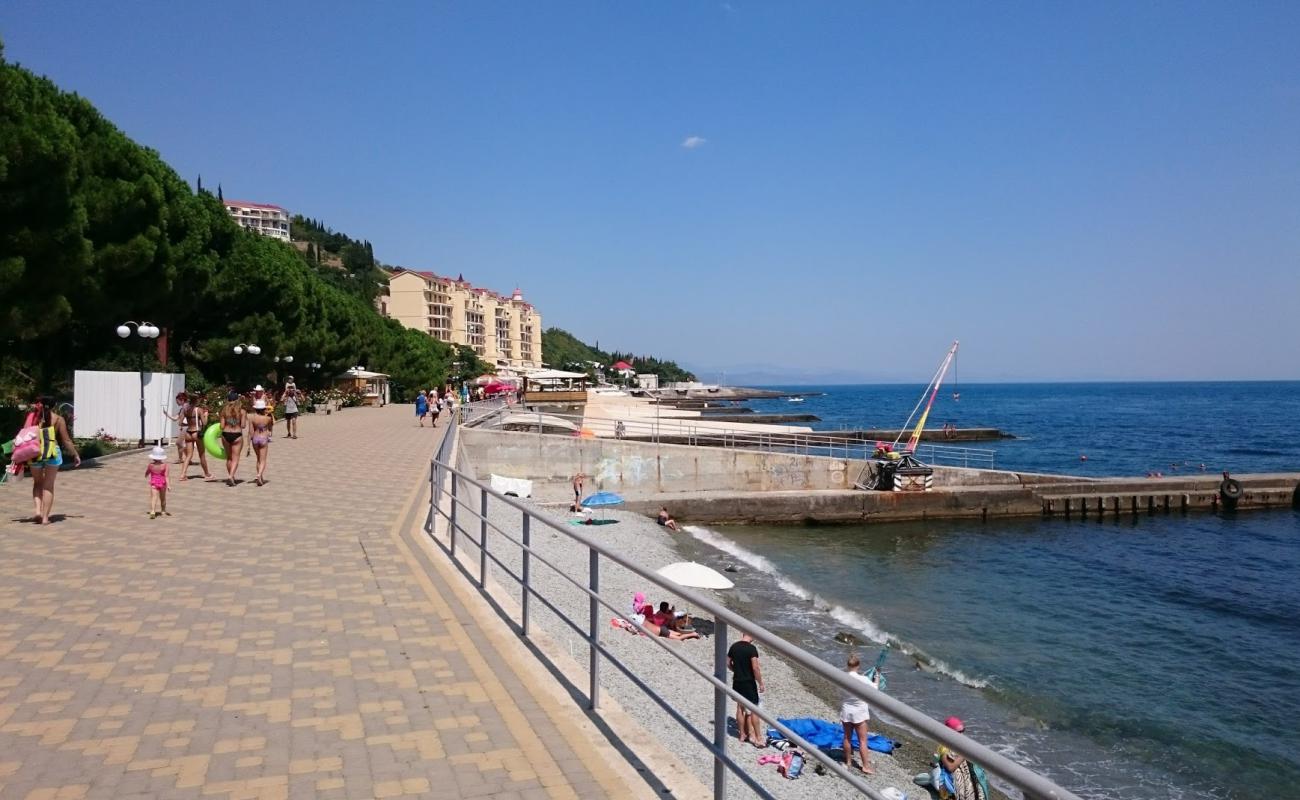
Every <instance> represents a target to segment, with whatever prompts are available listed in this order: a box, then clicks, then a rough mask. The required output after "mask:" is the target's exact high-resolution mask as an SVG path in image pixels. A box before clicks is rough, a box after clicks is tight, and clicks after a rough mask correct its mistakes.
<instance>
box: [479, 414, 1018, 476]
mask: <svg viewBox="0 0 1300 800" xmlns="http://www.w3.org/2000/svg"><path fill="white" fill-rule="evenodd" d="M503 416H509V417H511V419H512V420H517V421H512V423H511V424H513V425H516V426H520V427H527V429H528V430H533V429H534V428H536V430H537V431H538V432H539V433H540V432H542V431H543V430H544V429H545V428H548V427H549V428H552V429H554V428H556V427H563V426H556V425H554V424H548V423H547V420H548V419H550V420H559V421H561V422H564V423H567V424H568V425H572V426H573V428H574V429H575V430H578V431H581V430H582V429H583V428H584V427H585V428H587V429H588V430H593V431H596V430H599V432H600V434H601V435H602V436H606V437H607V436H616V438H617V434H618V426H619V425H620V424H621V425H622V426H623V429H622V434H623V437H625V438H628V439H636V440H644V441H648V442H652V443H662V444H686V445H695V446H707V447H722V448H735V449H746V450H761V451H765V452H770V453H789V454H794V455H809V456H829V457H831V458H845V459H853V460H859V461H865V460H867V459H870V458H871V457H872V453H873V452H874V451H875V449H876V443H875V441H870V442H867V441H859V440H853V439H848V438H846V437H843V436H833V435H831V434H828V433H825V432H818V431H811V432H808V431H795V430H792V431H789V432H788V433H787V432H785V431H755V430H743V429H733V428H719V427H714V426H711V425H710V426H701V425H699V424H693V423H699V422H701V421H707V418H706V419H704V420H701V419H700V418H696V417H665V418H662V419H653V420H652V419H618V418H615V417H591V416H584V415H581V414H562V413H560V414H553V413H550V412H546V411H529V410H526V409H524V408H514V409H510V410H507V411H505V412H503ZM530 417H531V418H532V420H533V421H528V422H525V420H526V419H527V418H530ZM914 455H915V456H916V457H917V458H919V459H920V460H922V461H925V462H927V463H929V464H935V465H938V466H945V467H967V468H974V469H994V468H995V463H996V457H997V451H996V450H992V449H989V448H980V447H959V446H955V445H943V444H926V443H922V444H918V445H917V447H916V452H915V453H914Z"/></svg>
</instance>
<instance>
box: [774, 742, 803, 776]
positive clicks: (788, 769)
mask: <svg viewBox="0 0 1300 800" xmlns="http://www.w3.org/2000/svg"><path fill="white" fill-rule="evenodd" d="M803 762H804V758H803V751H802V750H800V749H799V748H797V747H792V748H790V749H789V750H786V751H785V752H784V753H782V754H781V762H780V763H779V764H777V765H776V771H777V772H779V773H781V774H782V775H784V776H785V777H786V778H789V779H790V780H792V781H793V780H796V779H798V777H799V776H800V775H802V774H803Z"/></svg>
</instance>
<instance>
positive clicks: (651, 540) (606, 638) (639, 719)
mask: <svg viewBox="0 0 1300 800" xmlns="http://www.w3.org/2000/svg"><path fill="white" fill-rule="evenodd" d="M523 502H526V503H529V504H530V505H532V506H534V507H535V508H536V509H537V510H538V511H539V512H541V513H543V514H545V515H546V516H548V517H550V518H551V519H552V520H554V521H555V522H557V523H558V524H561V525H567V524H568V522H569V520H570V515H569V513H568V512H567V511H557V510H556V509H554V508H550V507H546V505H547V504H539V503H536V502H533V501H523ZM488 516H489V520H490V522H491V524H492V525H493V526H496V527H499V528H500V529H501V530H505V531H513V530H515V528H516V526H517V522H518V518H517V516H516V515H515V514H514V513H513V512H511V513H505V512H504V511H502V510H500V509H495V508H493V509H490V510H489V515H488ZM602 516H603V517H604V518H605V519H611V520H616V521H617V524H607V525H601V526H595V527H590V528H588V527H584V528H583V529H582V530H583V532H584V533H587V534H589V535H591V536H593V537H594V538H597V539H599V540H600V541H601V542H602V543H603V544H605V545H606V546H607V547H610V548H611V549H614V550H616V551H617V552H619V553H620V554H621V555H623V556H625V557H628V558H630V559H635V560H637V561H639V562H640V563H642V564H643V565H644V566H646V567H647V568H651V569H657V568H658V567H659V566H662V565H664V564H668V563H672V562H674V561H680V560H682V558H681V554H680V551H679V549H678V547H677V544H676V541H675V536H676V535H674V534H672V533H671V532H670V531H668V530H667V529H666V528H662V527H660V526H659V525H657V524H656V523H655V522H654V520H653V519H650V518H647V517H644V516H641V515H640V514H636V513H632V512H625V511H606V512H604V513H603V515H602ZM677 535H689V534H677ZM469 539H470V537H464V538H463V539H462V540H461V541H462V542H463V545H462V546H463V548H464V552H466V553H467V554H468V552H469V551H471V550H474V551H476V543H475V542H474V541H467V540H469ZM532 546H533V548H534V550H535V552H537V553H538V555H540V556H541V557H542V558H545V559H546V560H548V561H550V562H551V563H552V564H554V565H555V566H556V567H557V568H559V569H561V570H563V571H564V573H565V575H566V576H585V575H586V574H587V567H588V553H587V550H586V548H585V547H583V546H582V545H581V544H579V543H577V542H575V541H573V540H570V539H567V538H565V537H561V536H560V535H559V534H558V533H555V532H552V531H548V530H546V529H545V528H544V527H543V528H535V529H534V534H533V537H532ZM488 549H489V552H491V553H492V555H493V556H494V557H496V558H499V559H500V560H501V562H502V563H503V564H504V565H505V566H506V568H508V569H510V570H511V571H512V572H515V573H516V574H518V572H519V570H520V568H521V566H522V562H521V559H520V557H519V553H518V549H517V548H516V547H514V546H509V545H505V544H498V545H497V546H495V547H494V546H493V543H492V541H491V539H489V544H488ZM475 557H477V552H475ZM489 572H490V580H493V581H495V582H496V583H497V584H499V585H500V586H501V587H505V588H506V590H507V591H517V589H518V586H517V584H515V582H514V580H513V578H511V577H510V576H509V575H506V574H505V573H504V571H503V570H502V568H501V567H500V566H498V565H496V564H494V563H492V562H491V561H489ZM531 583H532V585H533V586H534V588H535V589H536V590H537V591H538V592H539V593H540V594H542V595H543V596H545V597H547V598H548V599H549V600H550V602H552V603H554V605H555V606H556V607H557V608H560V609H562V610H563V611H564V613H565V614H566V615H567V616H568V617H569V618H570V619H572V620H575V621H576V622H578V624H579V625H580V627H581V626H582V622H583V621H585V619H586V615H587V612H588V601H587V597H586V595H585V594H583V593H582V592H580V591H579V590H578V589H577V588H576V587H575V586H573V584H572V583H570V582H569V581H568V580H567V579H566V578H565V577H561V576H559V575H557V574H556V573H555V571H554V570H553V569H550V568H548V567H546V566H544V565H542V564H540V563H538V559H534V560H533V567H532V570H531ZM643 583H644V582H643V581H642V580H641V579H640V578H639V577H638V576H636V575H635V574H633V573H631V572H629V571H627V570H626V569H623V568H621V567H618V566H617V565H615V564H612V563H609V562H605V563H603V564H602V566H601V571H600V584H601V594H602V595H604V596H605V597H606V598H611V597H612V598H619V597H621V596H624V595H625V596H626V597H627V600H628V603H629V604H630V602H631V598H632V595H633V594H634V593H635V592H637V591H644V590H646V589H653V587H646V586H644V585H643ZM647 599H648V600H649V601H651V602H654V603H658V601H660V600H664V599H667V600H669V602H670V603H674V604H678V605H680V601H678V600H677V598H674V597H661V596H658V595H657V594H656V593H655V592H653V591H647ZM715 599H717V600H718V601H719V602H721V603H723V604H724V605H731V604H729V603H727V602H726V600H727V598H726V597H725V593H721V594H719V593H715ZM615 603H617V600H615ZM533 609H534V610H533V611H532V612H531V613H530V620H531V622H532V624H533V625H537V626H540V627H541V629H542V630H544V631H545V633H546V634H547V635H548V636H549V637H550V638H551V639H552V640H553V641H554V642H555V643H556V645H557V646H558V647H559V648H560V649H561V651H567V652H568V654H569V655H570V656H571V657H572V658H573V660H574V661H575V662H577V663H581V664H584V670H583V671H584V673H585V662H586V658H585V655H586V651H587V643H586V639H585V637H584V636H582V635H580V634H578V633H577V632H576V631H574V630H573V629H572V628H571V627H569V625H568V624H566V623H565V622H564V621H562V620H560V619H559V618H558V617H557V616H556V615H555V614H554V613H553V612H551V611H550V610H549V609H547V608H545V607H544V606H543V605H542V604H540V603H538V604H535V605H534V606H533ZM629 611H630V610H629ZM609 616H611V615H610V614H609V613H608V609H604V608H602V609H600V611H599V618H600V620H601V634H600V636H601V642H602V644H603V645H604V646H605V647H607V648H608V649H609V650H610V651H611V652H612V653H613V654H614V655H615V656H617V657H618V659H619V660H620V661H622V662H623V663H624V664H625V665H626V666H627V667H628V668H629V669H630V670H631V671H632V672H633V673H634V674H636V675H637V677H638V678H639V679H640V680H642V681H644V682H645V683H646V684H647V685H649V686H650V687H651V688H652V689H653V690H654V691H655V692H656V693H658V694H659V696H660V697H662V698H663V699H664V700H665V701H666V702H667V703H668V704H669V705H670V706H671V707H672V708H674V709H675V710H676V711H677V712H678V713H680V714H681V715H682V716H683V717H685V718H686V719H688V720H689V721H690V722H691V724H692V725H693V726H694V727H695V728H696V729H697V730H699V731H701V732H702V733H703V734H704V735H706V736H710V735H711V731H712V719H713V692H712V691H711V690H709V689H708V688H707V687H706V685H705V684H704V683H703V681H702V680H701V679H699V678H697V677H696V676H694V675H693V674H691V673H690V672H689V671H687V670H685V669H683V668H682V665H681V663H680V662H678V661H677V659H675V658H674V657H673V655H672V654H670V653H667V652H664V651H663V650H662V649H661V648H660V647H658V646H656V645H655V644H654V643H652V642H650V641H647V640H646V639H645V638H644V637H642V636H634V635H630V634H627V633H624V632H622V631H620V630H617V629H615V628H612V627H607V625H608V622H609V620H608V619H607V618H608V617H609ZM732 638H733V639H734V638H735V637H734V632H733V637H732ZM669 644H670V646H671V647H672V648H673V650H674V652H675V653H676V654H678V655H680V656H682V657H683V658H685V659H686V660H688V661H689V662H690V663H692V664H694V665H695V666H697V667H699V668H702V669H705V670H711V669H712V657H713V641H712V638H711V637H705V638H702V639H697V640H691V641H682V642H671V643H669ZM756 644H757V645H758V647H759V651H760V654H761V655H760V658H761V659H762V662H761V663H762V665H763V670H764V679H765V683H766V685H767V689H768V691H767V692H766V693H765V694H764V696H763V704H764V706H765V708H769V709H771V711H770V713H772V715H773V716H779V717H814V718H818V719H824V720H828V721H832V722H838V719H839V704H838V702H837V701H836V700H834V699H832V698H833V697H834V696H835V693H834V692H830V697H828V696H827V689H826V687H822V689H821V690H820V691H819V690H818V688H817V687H816V685H815V682H814V681H812V680H810V676H809V675H806V674H803V671H801V670H799V669H797V668H795V667H793V666H792V665H790V664H788V663H786V662H785V661H783V660H782V659H780V658H778V657H776V656H774V655H772V654H770V653H768V652H767V651H766V650H765V649H764V648H763V643H762V642H761V641H758V642H756ZM863 655H864V657H865V656H866V655H867V653H866V651H865V650H864V652H863ZM601 667H602V668H601V671H600V674H599V683H600V685H601V688H602V691H604V692H607V693H609V694H610V695H611V696H613V698H614V699H615V700H616V701H617V703H618V704H619V706H620V707H621V708H622V710H623V711H624V712H625V713H626V714H627V715H628V716H629V717H631V718H632V719H633V720H634V721H635V722H636V723H637V724H638V725H639V726H640V727H641V728H642V729H644V730H645V731H646V732H647V733H649V734H650V735H651V736H652V737H654V738H655V739H656V740H657V741H658V742H659V743H660V744H661V745H662V746H663V747H664V748H666V749H667V750H668V751H669V752H671V753H673V754H675V755H676V756H677V758H679V759H680V761H681V762H682V764H683V766H684V767H686V769H688V770H689V771H690V772H691V773H692V774H693V776H694V777H695V778H696V779H698V780H699V781H700V782H701V783H702V784H704V785H710V784H711V782H712V774H713V760H712V757H711V756H710V755H709V754H708V752H707V751H706V750H704V749H703V748H702V747H700V745H699V742H698V740H696V739H695V738H694V737H693V736H692V735H691V734H690V733H688V732H687V731H686V730H685V729H684V728H683V727H682V726H681V725H680V723H678V722H677V721H676V720H674V719H673V718H672V717H671V716H669V715H668V714H667V713H666V712H664V711H663V710H662V709H661V708H659V707H658V706H656V705H655V704H654V703H653V701H651V700H649V699H648V698H647V697H646V695H645V694H644V693H643V692H642V691H641V690H640V689H639V688H637V687H636V686H635V685H634V684H633V683H632V682H631V681H630V680H628V679H627V677H626V676H624V675H623V674H622V673H621V672H619V671H618V670H617V668H615V667H613V666H612V665H610V664H607V663H604V660H603V659H602V665H601ZM728 706H729V708H728V718H731V717H732V716H733V715H734V713H735V707H734V704H731V703H729V704H728ZM872 722H873V724H871V725H870V727H869V729H870V730H871V731H872V732H878V733H883V734H885V735H886V736H888V737H890V738H892V739H895V740H897V741H898V742H899V743H900V747H899V748H898V749H896V750H895V752H894V753H893V754H889V755H886V754H883V753H876V752H873V753H872V757H871V766H872V768H873V769H874V770H875V775H870V776H864V779H865V780H866V781H867V782H868V783H869V784H870V785H871V786H873V787H874V788H875V789H877V790H883V789H885V788H886V787H890V786H892V787H896V788H898V789H900V790H902V791H904V792H906V793H907V796H908V797H911V798H926V797H928V796H929V794H928V792H927V790H925V789H923V788H921V787H918V786H916V785H915V784H913V783H912V776H913V775H915V774H916V773H918V772H923V771H927V770H928V767H929V759H930V755H931V754H932V753H933V751H934V748H933V744H932V743H930V742H928V741H926V740H924V739H923V738H920V737H919V736H917V735H916V734H914V733H913V732H911V731H909V730H906V729H902V728H901V727H900V726H898V725H896V724H890V723H889V722H882V721H880V720H879V718H878V717H876V716H875V715H873V718H872ZM727 749H728V754H729V755H730V756H731V757H732V758H733V759H734V760H735V761H736V763H737V764H739V765H741V767H742V768H744V769H745V770H746V772H747V773H748V774H749V775H750V776H752V777H753V778H754V779H755V780H756V781H757V782H758V783H759V784H760V785H762V786H763V787H764V788H765V789H766V790H767V791H769V792H772V793H773V794H777V795H779V796H781V797H790V798H796V799H797V800H803V798H808V800H813V798H824V797H829V798H840V797H843V798H854V797H860V796H861V795H860V793H859V792H858V791H857V790H855V789H854V788H853V787H852V786H850V785H848V784H846V783H844V782H842V781H841V780H839V779H838V778H837V777H835V776H833V775H830V774H829V773H826V774H818V773H817V768H818V767H819V765H818V764H817V762H816V761H813V760H812V759H811V758H810V759H808V762H807V764H806V768H805V771H804V774H803V777H802V778H801V779H800V780H797V781H790V780H786V779H785V778H783V777H781V776H780V775H778V774H777V772H776V768H775V766H773V765H763V766H760V765H758V764H757V760H758V758H759V757H760V756H763V755H767V754H771V753H775V752H777V751H776V750H774V749H766V750H758V749H755V748H753V747H751V746H749V745H741V744H740V743H739V741H738V740H737V739H736V738H735V737H734V735H733V736H730V737H729V738H728V748H727ZM727 794H728V796H737V797H739V796H751V794H752V793H751V790H750V789H749V788H748V787H747V786H745V784H744V783H743V782H742V781H741V780H740V779H739V778H738V777H736V776H735V775H732V776H731V777H730V778H729V780H728V790H727Z"/></svg>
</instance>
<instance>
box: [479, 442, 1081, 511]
mask: <svg viewBox="0 0 1300 800" xmlns="http://www.w3.org/2000/svg"><path fill="white" fill-rule="evenodd" d="M462 436H463V437H464V438H463V440H462V441H463V446H464V447H465V450H466V452H467V453H468V454H470V456H471V458H472V460H473V463H474V465H475V467H476V468H477V473H476V474H477V475H478V477H479V478H480V479H484V480H486V478H487V476H488V475H489V474H496V475H502V476H505V477H510V478H527V479H529V480H532V481H533V482H534V486H533V496H534V497H536V498H538V499H540V500H562V499H568V498H569V497H571V491H572V490H571V489H570V480H571V479H572V478H573V476H574V475H575V474H576V473H578V472H585V473H586V474H587V475H589V476H591V478H590V480H588V482H587V489H588V490H590V491H596V490H604V491H611V492H618V493H620V494H623V495H624V496H626V497H627V498H628V499H629V500H632V499H635V498H637V497H642V496H647V495H651V494H665V493H677V492H707V491H716V492H727V491H731V492H737V491H739V492H776V491H795V490H798V491H809V490H822V489H852V488H853V484H854V482H855V481H857V479H858V477H859V475H861V473H862V469H863V467H864V466H866V463H867V462H864V461H859V460H854V459H843V458H829V457H826V456H801V455H792V454H786V453H764V452H759V451H755V450H728V449H724V448H720V447H690V446H687V445H671V444H664V445H656V444H652V443H649V442H631V441H620V440H616V439H579V438H576V437H573V436H556V435H542V436H538V435H537V434H530V433H518V432H504V431H487V430H477V429H465V430H463V431H462ZM1053 480H1067V479H1065V478H1058V477H1056V476H1050V475H1032V476H1031V475H1022V474H1020V473H1015V472H1004V471H1000V470H980V469H964V468H956V467H935V483H936V485H937V486H939V487H970V486H1005V487H1019V486H1023V485H1027V484H1034V483H1040V482H1048V481H1053ZM1068 480H1072V481H1077V480H1078V479H1077V478H1070V479H1068Z"/></svg>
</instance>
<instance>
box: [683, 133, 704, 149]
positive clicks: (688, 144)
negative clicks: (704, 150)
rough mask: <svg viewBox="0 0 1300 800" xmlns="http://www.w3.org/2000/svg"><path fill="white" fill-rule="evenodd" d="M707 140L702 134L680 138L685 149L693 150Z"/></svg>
mask: <svg viewBox="0 0 1300 800" xmlns="http://www.w3.org/2000/svg"><path fill="white" fill-rule="evenodd" d="M708 141H709V140H708V139H705V138H704V137H703V136H687V137H686V138H685V139H683V140H682V147H685V148H686V149H687V150H694V149H695V148H697V147H703V146H704V145H705V143H707V142H708Z"/></svg>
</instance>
